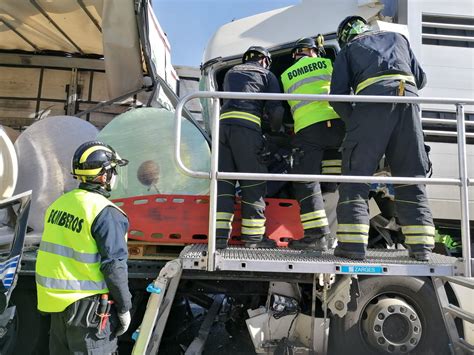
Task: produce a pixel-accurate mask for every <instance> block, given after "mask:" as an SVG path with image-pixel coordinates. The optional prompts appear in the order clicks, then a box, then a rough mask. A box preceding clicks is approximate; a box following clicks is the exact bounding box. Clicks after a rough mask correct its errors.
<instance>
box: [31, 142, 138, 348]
mask: <svg viewBox="0 0 474 355" xmlns="http://www.w3.org/2000/svg"><path fill="white" fill-rule="evenodd" d="M127 163H128V161H127V160H125V159H121V158H120V157H119V155H118V154H117V152H115V151H114V149H112V148H111V147H110V146H108V145H106V144H104V143H101V142H97V141H93V142H86V143H84V144H82V145H81V146H80V147H79V148H78V149H77V150H76V152H75V154H74V157H73V159H72V175H73V176H74V177H75V178H77V179H78V180H79V181H80V185H79V187H78V188H76V189H74V190H72V191H70V192H67V193H65V194H64V195H62V196H61V197H59V198H58V199H57V200H56V201H54V202H53V203H52V204H51V206H50V207H49V208H48V209H47V211H46V215H45V227H44V232H43V237H42V240H41V244H40V247H39V251H38V258H37V262H36V285H37V294H38V309H39V310H40V311H41V312H45V313H49V314H50V315H51V330H50V341H49V346H50V349H49V350H50V354H70V353H81V354H82V353H85V354H88V353H91V352H93V351H95V352H97V353H99V352H100V353H103V354H110V353H114V352H115V351H116V349H117V336H119V335H121V334H123V333H125V331H126V330H127V328H128V326H129V324H130V309H131V295H130V292H129V288H128V270H127V258H128V255H127V242H126V238H127V230H128V219H127V216H126V215H125V213H124V212H123V211H122V210H120V209H119V208H118V207H117V206H115V205H114V204H113V203H112V202H110V201H109V200H108V197H109V196H110V191H111V190H112V189H113V187H114V186H113V185H114V180H115V179H116V177H117V174H118V168H119V167H121V166H125V165H126V164H127ZM112 301H113V304H112ZM104 315H105V316H104ZM107 315H109V316H107Z"/></svg>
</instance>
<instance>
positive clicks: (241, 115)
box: [219, 111, 260, 126]
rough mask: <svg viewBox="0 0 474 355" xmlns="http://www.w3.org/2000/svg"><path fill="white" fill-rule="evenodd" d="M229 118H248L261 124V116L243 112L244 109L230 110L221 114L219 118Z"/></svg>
mask: <svg viewBox="0 0 474 355" xmlns="http://www.w3.org/2000/svg"><path fill="white" fill-rule="evenodd" d="M228 118H240V119H242V120H247V121H250V122H253V123H256V124H258V125H259V126H260V117H258V116H256V115H253V114H251V113H248V112H243V111H229V112H225V113H223V114H221V116H220V117H219V119H221V120H225V119H228Z"/></svg>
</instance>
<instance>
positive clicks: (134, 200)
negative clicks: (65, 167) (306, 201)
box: [114, 195, 303, 247]
mask: <svg viewBox="0 0 474 355" xmlns="http://www.w3.org/2000/svg"><path fill="white" fill-rule="evenodd" d="M265 201H266V203H267V208H266V212H265V215H266V218H267V223H266V230H267V236H268V237H269V238H271V239H274V240H275V241H276V242H277V244H278V246H281V247H283V246H286V245H287V241H288V240H289V239H300V238H301V237H302V236H303V227H302V226H301V223H300V218H299V206H298V203H297V202H296V201H295V200H286V199H285V200H284V199H274V198H269V199H266V200H265ZM114 202H115V203H116V204H117V205H118V206H119V207H120V208H122V209H123V210H124V211H125V212H126V213H127V215H128V217H129V219H130V230H129V239H132V240H141V241H146V242H153V243H157V244H169V243H175V244H196V243H207V236H208V229H209V196H189V195H149V196H138V197H128V198H123V199H117V200H114ZM240 225H241V217H240V203H237V204H236V206H235V218H234V222H233V224H232V227H233V228H232V238H233V240H232V243H235V244H238V243H239V242H238V241H237V240H235V237H238V236H239V235H240Z"/></svg>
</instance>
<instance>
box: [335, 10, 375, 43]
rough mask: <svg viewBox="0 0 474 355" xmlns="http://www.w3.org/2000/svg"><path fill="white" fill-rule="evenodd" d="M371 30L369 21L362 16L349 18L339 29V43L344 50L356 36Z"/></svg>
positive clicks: (343, 21)
mask: <svg viewBox="0 0 474 355" xmlns="http://www.w3.org/2000/svg"><path fill="white" fill-rule="evenodd" d="M369 29H370V27H369V25H368V24H367V21H366V20H365V19H364V18H362V17H360V16H347V17H346V18H345V19H344V20H342V22H341V23H340V24H339V26H338V28H337V41H338V42H339V46H340V47H341V48H342V47H344V46H345V45H346V44H347V43H348V42H350V41H351V40H352V39H353V38H354V37H355V36H357V35H359V34H361V33H364V32H367V31H368V30H369Z"/></svg>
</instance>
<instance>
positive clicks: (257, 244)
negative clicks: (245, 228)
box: [244, 236, 277, 249]
mask: <svg viewBox="0 0 474 355" xmlns="http://www.w3.org/2000/svg"><path fill="white" fill-rule="evenodd" d="M244 241H245V247H246V248H252V249H256V248H267V249H270V248H276V247H277V243H276V242H275V241H274V240H273V239H270V238H267V237H265V236H263V237H249V238H246V239H245V240H244Z"/></svg>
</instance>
